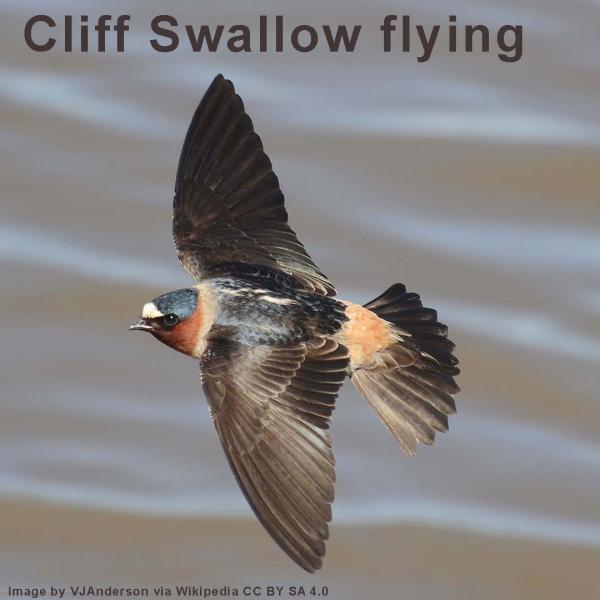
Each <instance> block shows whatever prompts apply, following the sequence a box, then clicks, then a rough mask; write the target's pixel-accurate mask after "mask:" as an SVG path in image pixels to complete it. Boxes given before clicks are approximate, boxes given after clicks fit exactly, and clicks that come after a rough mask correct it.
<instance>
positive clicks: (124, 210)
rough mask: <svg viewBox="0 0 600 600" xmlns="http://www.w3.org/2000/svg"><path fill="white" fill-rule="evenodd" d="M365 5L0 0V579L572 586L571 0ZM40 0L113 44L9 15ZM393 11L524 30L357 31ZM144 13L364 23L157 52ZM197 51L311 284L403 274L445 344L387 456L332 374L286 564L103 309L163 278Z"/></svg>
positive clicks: (588, 131)
mask: <svg viewBox="0 0 600 600" xmlns="http://www.w3.org/2000/svg"><path fill="white" fill-rule="evenodd" d="M392 4H395V6H392V5H390V3H385V2H369V3H367V2H342V1H341V0H337V1H334V2H327V3H323V2H316V1H315V0H311V1H310V2H305V3H302V4H300V3H291V2H275V1H273V2H257V3H252V4H251V3H242V2H234V1H232V0H226V1H225V2H219V3H218V2H198V3H192V2H168V3H166V2H143V3H142V2H141V1H133V2H129V3H127V4H125V3H117V2H103V3H102V7H101V9H100V7H99V3H93V2H89V1H88V2H77V3H69V2H61V1H57V2H52V3H49V2H46V3H40V2H29V1H19V2H17V1H16V0H5V2H3V3H2V8H1V11H2V13H1V22H0V29H1V36H0V51H1V52H0V62H1V65H0V141H1V149H2V150H1V152H2V154H1V161H0V177H1V182H2V192H1V205H0V265H1V274H2V278H1V282H2V283H1V286H0V298H1V300H0V302H1V305H0V308H1V310H0V331H1V334H0V336H1V340H2V343H1V345H0V352H1V357H0V382H1V383H0V386H1V387H0V389H1V400H0V402H1V403H0V594H7V587H8V586H9V585H12V586H17V585H29V586H33V585H41V586H50V585H51V584H54V585H61V586H64V585H67V586H68V585H81V584H84V585H134V586H152V585H165V586H171V585H183V584H195V585H205V586H211V587H220V586H223V585H231V586H238V585H239V586H241V585H245V584H251V585H266V584H276V583H278V584H285V585H307V586H310V585H312V584H316V585H318V586H322V585H327V586H328V587H329V591H330V594H329V597H331V598H335V599H336V600H337V599H351V598H352V599H354V598H361V599H362V598H373V599H377V600H379V599H395V598H401V599H403V600H404V599H406V600H412V599H427V600H434V599H435V600H437V599H444V600H450V599H467V598H468V599H473V598H474V599H485V600H488V599H499V600H500V599H502V600H504V599H508V598H510V599H521V598H540V599H554V598H557V599H558V598H560V599H564V598H575V597H577V598H580V599H584V598H585V599H588V598H589V599H592V598H599V597H600V587H599V584H598V572H599V569H600V433H599V429H600V402H599V400H600V394H599V392H598V389H599V385H600V376H599V363H600V277H599V273H600V236H599V233H600V227H599V220H600V215H599V213H600V200H599V189H600V185H599V184H600V35H599V34H598V23H600V4H599V3H598V2H597V1H596V0H574V1H571V2H568V3H566V2H556V1H555V0H552V1H548V0H528V1H527V2H516V1H513V2H503V3H498V2H492V1H491V0H486V1H482V2H470V1H468V0H456V1H454V2H453V3H452V5H451V6H450V5H448V6H447V5H446V3H443V2H440V1H439V0H436V1H435V2H416V1H415V2H406V3H403V4H402V5H400V4H399V3H392ZM40 12H46V13H48V14H51V15H53V16H55V17H56V18H58V17H60V16H61V15H64V14H65V13H67V14H74V15H79V14H81V13H84V14H90V21H92V20H93V19H95V18H97V15H98V14H100V12H105V13H109V14H113V15H116V14H121V13H125V12H126V13H128V14H131V15H132V31H131V32H130V33H128V34H127V35H128V37H127V38H126V52H125V53H124V54H121V55H117V54H116V53H115V52H114V51H109V52H107V53H106V54H104V55H100V54H97V53H95V52H91V53H89V54H87V55H83V54H81V53H78V52H73V53H72V54H65V53H64V52H62V51H60V50H57V51H53V52H49V53H46V54H39V53H35V52H32V51H30V50H29V49H27V48H26V46H25V44H24V41H23V37H22V31H23V26H24V23H25V21H26V20H27V18H28V17H29V16H31V15H33V14H36V13H40ZM394 12H395V13H398V14H411V15H412V16H413V18H414V19H415V21H418V22H420V23H423V24H426V25H431V24H433V23H440V24H444V23H447V20H448V14H456V15H457V16H458V21H459V23H462V24H464V23H470V24H477V23H485V24H487V25H489V26H490V27H492V28H497V27H499V26H500V25H504V24H507V23H508V24H517V23H518V24H523V25H524V27H525V53H524V57H523V59H522V60H521V61H519V62H517V63H514V64H505V63H502V62H500V61H499V60H498V59H497V57H496V56H495V54H494V53H490V54H489V55H481V54H478V53H475V54H473V55H466V54H464V53H461V52H459V53H457V54H449V53H448V52H447V51H444V50H443V49H441V50H439V51H437V52H436V53H434V55H433V57H432V59H431V60H430V61H429V62H428V63H423V64H418V63H417V61H416V58H415V54H412V55H403V54H402V53H400V52H398V51H396V52H392V53H390V54H389V55H385V54H383V52H382V51H381V39H380V32H379V24H380V22H381V19H382V18H383V16H384V15H385V14H388V13H394ZM160 13H170V14H173V15H175V16H176V17H177V18H178V19H179V20H180V23H188V24H194V25H198V24H202V23H207V24H216V23H224V24H228V25H232V24H236V23H247V24H249V25H251V26H252V27H253V28H255V27H256V26H257V23H258V15H260V14H268V15H275V14H283V15H284V17H285V19H286V30H287V29H289V28H291V27H293V26H295V25H298V24H302V23H308V24H312V25H320V24H323V23H331V24H334V25H335V24H338V23H346V24H349V25H352V24H362V25H363V31H362V32H361V36H360V40H359V45H358V48H357V51H356V52H355V53H354V54H351V55H344V54H338V55H335V54H334V55H331V54H329V53H328V52H323V51H320V50H315V51H314V52H312V53H308V54H298V53H295V52H293V51H286V52H284V53H283V54H281V55H276V54H275V53H267V54H260V53H258V52H253V53H250V54H240V55H234V54H231V53H228V52H218V53H216V54H212V55H209V54H204V53H203V54H193V53H192V52H191V51H190V50H189V48H188V47H187V45H186V44H185V43H184V41H182V44H181V47H180V48H179V49H178V50H177V51H176V52H174V53H170V54H159V53H157V52H155V51H153V50H152V49H151V48H150V47H149V45H148V39H149V38H150V37H152V36H151V34H150V33H149V21H150V19H151V17H152V16H154V15H156V14H160ZM440 35H444V33H443V32H442V34H440ZM91 47H92V48H93V47H94V46H93V45H92V46H91ZM109 48H112V46H111V45H110V44H109ZM217 72H223V73H224V74H225V75H226V76H228V77H229V78H231V79H232V80H233V81H234V83H235V84H236V87H237V89H238V91H239V92H240V94H241V95H242V97H243V98H244V100H245V103H246V106H247V108H248V110H249V112H250V114H251V116H252V117H253V120H254V122H255V126H256V128H257V130H258V132H259V133H260V134H261V136H262V138H263V141H264V144H265V147H266V149H267V152H268V153H269V154H270V156H271V158H272V161H273V163H274V167H275V170H276V172H277V173H278V175H279V177H280V181H281V185H282V188H283V190H284V192H285V193H286V198H287V204H288V208H289V212H290V219H291V223H292V226H293V227H294V229H296V231H297V232H298V234H299V236H300V238H301V239H302V240H303V241H304V243H305V244H306V245H307V247H308V248H309V250H310V252H311V254H312V255H313V257H314V258H315V261H316V262H317V263H318V264H319V266H320V267H321V268H322V269H323V270H324V271H325V272H326V273H327V274H328V275H329V276H330V278H331V279H332V280H333V281H334V282H335V283H336V285H337V286H338V289H339V291H340V295H341V296H342V297H345V298H347V299H350V300H353V301H362V302H364V301H367V300H369V299H371V298H372V297H373V296H374V295H376V294H377V293H379V292H380V291H381V290H383V289H384V288H385V287H386V286H387V285H389V284H391V283H393V282H395V281H402V282H404V283H405V284H406V285H407V286H408V287H409V289H410V290H414V291H418V292H420V293H421V294H422V296H423V298H424V301H425V303H426V304H427V305H429V306H433V307H435V308H437V309H438V310H439V313H440V316H441V318H442V320H443V321H445V322H447V323H448V324H449V326H450V332H451V337H452V338H453V339H454V340H455V342H456V343H457V353H458V355H459V357H460V359H461V362H462V367H463V374H462V375H461V377H460V384H461V386H462V388H463V393H462V394H461V395H460V396H459V398H458V406H459V412H458V415H457V416H456V417H455V418H453V419H452V423H451V432H450V434H447V435H443V436H439V438H438V441H437V443H436V445H435V446H434V447H433V448H421V450H420V452H419V453H418V455H417V456H416V458H414V459H408V458H406V457H405V456H404V455H403V454H402V453H401V451H400V450H399V448H398V447H397V446H396V445H395V443H394V441H393V439H392V438H391V436H389V435H388V434H387V432H386V431H385V429H384V427H383V426H382V425H381V424H380V423H379V422H377V420H376V419H375V417H374V416H373V415H372V414H371V413H370V411H369V409H368V407H367V406H366V404H365V403H364V402H363V401H361V400H360V399H359V397H358V396H357V395H356V393H355V392H354V391H353V390H352V389H351V387H350V386H348V387H346V388H345V389H344V391H343V392H342V394H341V396H340V399H339V402H338V408H337V410H336V412H335V419H334V426H333V438H334V447H335V451H336V457H337V463H338V483H337V489H336V494H337V497H336V502H335V505H334V519H333V524H332V527H331V539H330V542H329V544H328V555H327V558H326V562H325V568H324V569H323V571H322V572H320V573H319V574H317V575H315V576H309V575H307V574H304V573H303V572H302V571H300V570H299V569H298V568H297V567H296V566H295V565H294V564H292V563H291V562H290V561H289V560H288V559H287V558H286V557H285V556H284V555H283V554H282V553H281V552H280V551H279V549H278V548H277V547H276V546H275V545H274V544H273V543H272V542H271V540H270V539H269V538H268V537H267V536H266V535H265V534H264V533H263V531H262V530H261V528H260V526H259V525H258V524H257V523H256V521H255V519H254V517H253V515H252V514H251V512H250V510H249V508H248V507H247V505H246V503H245V501H244V500H243V498H242V495H241V493H240V492H239V490H238V488H237V486H236V484H235V482H234V480H233V477H232V476H231V473H230V472H229V469H228V467H227V464H226V461H225V459H224V456H223V454H222V450H221V448H220V445H219V443H218V440H217V437H216V434H215V432H214V431H213V428H212V425H211V423H210V419H209V415H208V411H207V408H206V404H205V400H204V397H203V395H202V392H201V390H200V385H199V382H198V373H197V369H196V366H195V365H194V363H193V362H191V361H189V360H186V359H184V358H183V357H181V356H180V355H178V354H176V353H175V352H171V351H169V350H167V349H166V348H164V347H162V346H161V345H159V344H157V343H156V342H154V341H153V340H152V339H151V338H150V337H149V336H141V335H133V334H129V333H128V332H127V326H128V324H129V323H130V322H131V321H132V320H133V319H135V317H136V316H137V314H138V312H139V310H140V307H141V305H142V304H143V303H144V302H146V301H147V300H149V299H151V298H153V297H154V296H156V295H158V294H160V293H163V292H165V291H168V290H171V289H175V288H177V287H182V286H185V285H187V284H188V282H189V280H188V278H187V275H186V274H185V273H184V271H183V270H182V269H181V268H180V267H179V265H178V263H177V260H176V257H175V253H174V250H173V247H172V242H171V234H170V205H171V198H172V190H173V179H174V172H175V167H176V163H177V159H178V155H179V150H180V147H181V143H182V140H183V136H184V134H185V131H186V128H187V125H188V122H189V119H190V117H191V114H192V112H193V110H194V108H195V106H196V103H197V101H198V100H199V97H200V96H201V94H202V93H203V92H204V90H205V88H206V86H207V85H208V83H209V82H210V80H211V79H212V77H213V76H214V75H215V74H216V73H217Z"/></svg>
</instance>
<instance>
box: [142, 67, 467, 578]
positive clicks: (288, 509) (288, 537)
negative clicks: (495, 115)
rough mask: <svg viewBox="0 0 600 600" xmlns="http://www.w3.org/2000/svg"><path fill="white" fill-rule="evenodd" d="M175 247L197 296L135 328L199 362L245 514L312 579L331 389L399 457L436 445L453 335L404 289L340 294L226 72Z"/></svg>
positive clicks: (329, 468)
mask: <svg viewBox="0 0 600 600" xmlns="http://www.w3.org/2000/svg"><path fill="white" fill-rule="evenodd" d="M173 237H174V241H175V246H176V248H177V254H178V256H179V259H180V261H181V263H182V264H183V266H184V267H185V268H186V269H187V271H188V272H189V273H190V274H191V275H192V277H193V278H194V279H195V280H196V285H194V286H193V287H192V288H188V289H184V290H179V291H176V292H170V293H168V294H164V295H162V296H159V297H158V298H156V299H155V300H154V301H152V302H149V303H147V304H146V305H145V306H144V308H143V311H142V316H141V318H140V321H139V322H138V323H136V324H135V325H133V326H132V329H140V330H143V331H149V332H150V333H152V335H154V337H156V338H157V339H159V340H160V341H161V342H163V343H165V344H167V345H168V346H170V347H172V348H174V349H176V350H178V351H180V352H183V353H184V354H187V355H189V356H192V357H194V358H196V359H197V360H198V361H199V364H200V370H201V377H202V385H203V388H204V391H205V393H206V397H207V400H208V404H209V407H210V411H211V415H212V417H213V420H214V423H215V427H216V429H217V432H218V434H219V437H220V439H221V443H222V445H223V449H224V450H225V454H226V456H227V459H228V461H229V464H230V465H231V469H232V470H233V473H234V475H235V477H236V479H237V481H238V483H239V485H240V487H241V489H242V491H243V493H244V495H245V496H246V498H247V500H248V502H249V503H250V505H251V507H252V509H253V510H254V512H255V513H256V515H257V517H258V519H259V520H260V522H261V523H262V525H263V526H264V527H265V529H266V530H267V531H268V532H269V534H270V535H271V536H272V537H273V539H274V540H275V541H276V542H277V544H279V546H280V547H281V548H282V549H283V550H284V551H285V552H286V553H287V554H288V556H290V557H291V558H292V559H293V560H294V561H296V562H297V563H298V564H299V565H300V566H301V567H302V568H304V569H306V570H307V571H314V570H316V569H319V568H320V567H321V565H322V559H323V556H324V555H325V540H326V539H327V538H328V536H329V529H328V523H329V521H330V520H331V502H332V501H333V484H334V480H335V470H334V464H335V461H334V458H333V451H332V449H331V438H330V435H329V427H330V418H331V415H332V412H333V409H334V407H335V401H336V397H337V394H338V391H339V388H340V387H341V385H342V384H343V382H344V380H345V379H346V377H348V376H350V377H351V378H352V381H353V382H354V384H355V385H356V387H357V389H358V390H359V391H360V392H361V393H362V394H363V395H364V396H365V398H366V399H367V401H368V402H369V404H370V405H371V406H372V407H373V409H374V410H375V412H376V413H377V414H378V415H379V416H380V417H381V418H382V420H383V421H384V423H385V424H386V425H387V427H388V428H389V430H390V431H391V432H392V434H393V435H394V437H395V438H396V439H397V440H398V442H399V443H400V445H401V446H402V448H403V449H404V450H405V451H406V452H407V453H409V454H413V453H414V452H415V450H416V447H417V443H418V442H422V443H425V444H431V443H433V440H434V435H435V432H437V431H446V430H447V428H448V415H450V414H452V413H453V412H454V410H455V406H454V400H453V398H452V395H453V394H455V393H456V392H458V386H457V385H456V383H455V381H454V377H455V375H457V374H458V367H457V360H456V358H455V357H454V356H453V354H452V352H453V348H454V345H453V344H452V342H450V340H448V338H447V328H446V326H445V325H443V324H442V323H440V322H438V320H437V314H436V312H435V311H434V310H432V309H429V308H424V307H423V306H422V304H421V301H420V298H419V296H418V295H417V294H412V293H408V292H406V288H405V287H404V286H403V285H401V284H395V285H394V286H392V287H391V288H389V289H388V290H387V291H386V292H384V293H383V294H382V295H381V296H379V297H378V298H376V299H375V300H372V301H371V302H369V303H368V304H367V305H365V307H361V306H358V305H356V304H352V303H350V302H345V301H343V300H339V299H336V298H334V296H335V294H336V291H335V288H334V287H333V285H332V284H331V282H330V281H329V280H328V279H327V277H326V276H325V275H324V274H323V273H322V272H321V271H320V270H319V269H318V268H317V267H316V266H315V264H314V262H313V261H312V259H311V258H310V256H309V255H308V253H307V252H306V250H305V249H304V246H303V245H302V243H301V242H300V241H299V240H298V238H297V237H296V234H295V233H294V232H293V231H292V230H291V229H290V227H289V226H288V224H287V212H286V210H285V207H284V199H283V194H282V192H281V190H280V188H279V181H278V179H277V177H276V175H275V174H274V173H273V169H272V166H271V161H270V160H269V158H268V157H267V155H266V154H265V152H264V151H263V147H262V143H261V141H260V138H259V137H258V135H257V134H256V133H255V132H254V129H253V126H252V121H251V120H250V117H249V116H248V115H247V114H246V113H245V111H244V105H243V103H242V100H241V99H240V97H239V96H238V95H236V93H235V91H234V88H233V84H232V83H231V82H230V81H228V80H226V79H224V78H223V77H222V76H221V75H218V76H217V77H216V78H215V79H214V81H213V82H212V84H211V86H210V87H209V89H208V91H207V92H206V94H205V95H204V97H203V99H202V101H201V102H200V105H199V106H198V108H197V109H196V112H195V113H194V116H193V119H192V122H191V124H190V127H189V130H188V133H187V136H186V138H185V142H184V145H183V149H182V152H181V158H180V161H179V166H178V169H177V178H176V185H175V198H174V201H173Z"/></svg>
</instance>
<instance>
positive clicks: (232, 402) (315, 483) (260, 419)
mask: <svg viewBox="0 0 600 600" xmlns="http://www.w3.org/2000/svg"><path fill="white" fill-rule="evenodd" d="M232 348H233V349H231V348H229V349H227V348H226V349H223V348H219V347H217V345H216V344H215V343H212V344H211V346H209V347H208V348H207V350H206V351H205V354H204V355H203V357H202V359H201V361H200V367H201V373H202V384H203V387H204V391H205V393H206V395H207V398H208V402H209V406H210V410H211V414H212V417H213V421H214V423H215V426H216V429H217V432H218V433H219V436H220V438H221V443H222V444H223V448H224V450H225V454H226V455H227V458H228V460H229V464H230V466H231V469H232V470H233V472H234V474H235V476H236V479H237V481H238V483H239V485H240V487H241V489H242V491H243V492H244V495H245V496H246V499H247V500H248V502H249V503H250V506H251V507H252V509H253V510H254V512H255V514H256V516H257V517H258V519H259V521H260V522H261V523H262V525H263V526H264V528H265V529H266V530H267V531H268V532H269V534H270V535H271V537H272V538H273V539H274V540H275V542H277V544H278V545H279V546H280V547H281V548H282V549H283V550H284V552H286V553H287V554H288V556H290V558H292V560H294V561H295V562H296V563H298V564H299V565H300V566H301V567H302V568H304V569H306V570H307V571H310V572H313V571H315V570H316V569H319V568H320V567H321V563H322V557H323V556H324V555H325V540H326V539H327V538H328V536H329V529H328V525H327V523H328V522H329V521H330V520H331V502H332V501H333V484H334V481H335V470H334V465H335V461H334V457H333V452H332V449H331V440H330V436H329V418H330V416H331V413H332V411H333V408H334V404H335V398H336V396H337V393H338V390H339V388H340V386H341V385H342V383H343V381H344V379H345V377H346V375H347V365H348V351H347V350H346V348H345V347H343V346H340V345H338V344H337V343H336V342H334V341H332V340H329V339H327V340H326V339H324V338H319V337H318V338H315V339H313V340H311V341H310V342H306V343H300V344H296V345H293V346H289V347H274V346H255V347H247V346H246V347H240V346H237V347H233V346H232Z"/></svg>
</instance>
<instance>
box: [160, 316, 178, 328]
mask: <svg viewBox="0 0 600 600" xmlns="http://www.w3.org/2000/svg"><path fill="white" fill-rule="evenodd" d="M177 323H179V317H178V316H177V315H174V314H173V313H170V314H168V315H165V316H164V317H163V318H162V324H163V325H164V327H166V328H167V329H170V328H171V327H175V325H177Z"/></svg>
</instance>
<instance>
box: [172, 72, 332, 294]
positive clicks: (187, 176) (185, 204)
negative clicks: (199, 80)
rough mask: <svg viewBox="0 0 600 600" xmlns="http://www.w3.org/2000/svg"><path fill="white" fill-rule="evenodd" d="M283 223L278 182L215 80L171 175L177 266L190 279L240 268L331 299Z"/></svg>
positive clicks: (240, 107) (226, 86) (240, 110)
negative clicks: (280, 275) (264, 270)
mask: <svg viewBox="0 0 600 600" xmlns="http://www.w3.org/2000/svg"><path fill="white" fill-rule="evenodd" d="M287 220H288V215H287V211H286V209H285V206H284V199H283V193H282V192H281V190H280V189H279V180H278V179H277V176H276V175H275V173H273V169H272V166H271V161H270V160H269V157H268V156H267V155H266V154H265V152H264V151H263V146H262V142H261V140H260V137H259V136H258V135H257V134H256V133H255V132H254V128H253V126H252V120H251V119H250V117H249V116H248V115H247V114H246V112H245V111H244V104H243V102H242V99H241V98H240V97H239V96H238V95H237V94H236V93H235V90H234V87H233V84H232V83H231V81H229V80H227V79H225V78H224V77H223V76H222V75H217V77H215V79H214V80H213V82H212V83H211V85H210V87H209V88H208V90H207V91H206V93H205V94H204V97H203V98H202V100H201V101H200V104H199V105H198V108H197V109H196V112H195V113H194V116H193V118H192V122H191V124H190V127H189V129H188V132H187V135H186V138H185V141H184V143H183V149H182V151H181V157H180V159H179V166H178V168H177V179H176V183H175V198H174V201H173V237H174V240H175V246H176V248H177V254H178V256H179V260H180V261H181V263H182V264H183V266H184V267H185V268H186V269H187V271H188V272H189V273H190V274H191V275H192V277H194V278H195V279H197V280H200V279H201V278H202V277H206V276H207V275H210V274H211V273H215V269H216V272H218V273H220V272H222V271H223V269H224V268H225V269H226V268H227V265H228V264H231V263H245V264H252V265H258V266H261V267H269V268H272V269H276V270H278V271H282V272H284V273H286V274H287V275H290V276H292V277H293V278H294V283H295V285H296V286H297V287H298V288H299V289H304V290H306V291H310V292H316V293H320V294H325V295H335V293H336V292H335V288H334V287H333V285H332V284H331V283H330V282H329V280H328V279H327V277H325V275H323V273H321V271H320V270H319V269H318V268H317V267H316V265H315V264H314V263H313V261H312V259H311V258H310V256H309V255H308V254H307V252H306V250H305V249H304V246H303V245H302V243H301V242H300V241H299V240H298V238H297V237H296V234H295V233H294V232H293V231H292V229H290V227H289V225H288V224H287Z"/></svg>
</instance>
